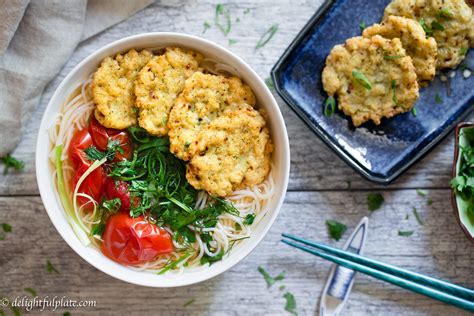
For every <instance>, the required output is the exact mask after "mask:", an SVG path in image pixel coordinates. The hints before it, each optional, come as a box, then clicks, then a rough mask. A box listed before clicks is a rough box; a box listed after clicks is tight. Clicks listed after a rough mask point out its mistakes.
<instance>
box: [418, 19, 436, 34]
mask: <svg viewBox="0 0 474 316" xmlns="http://www.w3.org/2000/svg"><path fill="white" fill-rule="evenodd" d="M419 23H420V25H421V27H422V28H423V30H424V31H425V33H426V36H431V35H432V34H433V30H432V29H430V28H429V27H428V25H426V23H425V19H423V18H421V19H420V21H419Z"/></svg>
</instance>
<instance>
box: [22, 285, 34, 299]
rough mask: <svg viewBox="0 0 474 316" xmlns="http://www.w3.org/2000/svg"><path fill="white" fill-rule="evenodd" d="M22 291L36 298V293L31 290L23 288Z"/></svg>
mask: <svg viewBox="0 0 474 316" xmlns="http://www.w3.org/2000/svg"><path fill="white" fill-rule="evenodd" d="M23 290H24V291H25V292H27V293H30V294H31V295H33V296H34V297H36V296H38V293H36V291H35V290H33V289H32V288H31V287H25V288H24V289H23Z"/></svg>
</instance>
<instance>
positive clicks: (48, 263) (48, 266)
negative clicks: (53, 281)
mask: <svg viewBox="0 0 474 316" xmlns="http://www.w3.org/2000/svg"><path fill="white" fill-rule="evenodd" d="M46 271H48V273H53V272H55V273H59V271H58V270H57V269H56V268H55V267H54V266H53V264H52V263H51V261H49V260H46Z"/></svg>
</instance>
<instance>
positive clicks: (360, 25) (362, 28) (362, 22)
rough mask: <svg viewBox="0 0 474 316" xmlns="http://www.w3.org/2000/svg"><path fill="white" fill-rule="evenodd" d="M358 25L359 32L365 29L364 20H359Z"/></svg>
mask: <svg viewBox="0 0 474 316" xmlns="http://www.w3.org/2000/svg"><path fill="white" fill-rule="evenodd" d="M359 27H360V31H361V32H362V31H363V30H365V28H366V27H367V25H365V21H364V20H362V21H360V23H359Z"/></svg>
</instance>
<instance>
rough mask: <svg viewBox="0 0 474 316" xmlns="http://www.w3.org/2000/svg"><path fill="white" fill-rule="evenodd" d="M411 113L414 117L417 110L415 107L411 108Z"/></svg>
mask: <svg viewBox="0 0 474 316" xmlns="http://www.w3.org/2000/svg"><path fill="white" fill-rule="evenodd" d="M411 114H413V116H414V117H416V116H417V115H418V111H417V110H416V108H415V107H414V108H412V109H411Z"/></svg>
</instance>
